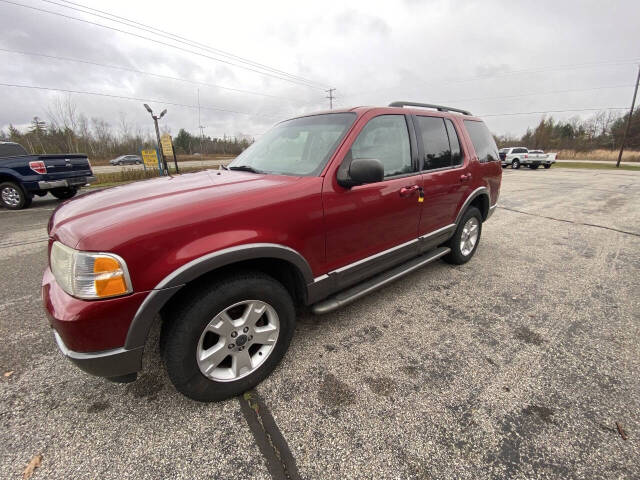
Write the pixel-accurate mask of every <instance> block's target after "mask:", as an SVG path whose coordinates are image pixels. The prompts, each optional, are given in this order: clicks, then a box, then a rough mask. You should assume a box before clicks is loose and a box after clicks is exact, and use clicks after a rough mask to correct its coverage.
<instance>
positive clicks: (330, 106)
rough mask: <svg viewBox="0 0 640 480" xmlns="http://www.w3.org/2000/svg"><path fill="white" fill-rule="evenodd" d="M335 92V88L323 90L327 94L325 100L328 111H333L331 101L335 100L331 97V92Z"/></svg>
mask: <svg viewBox="0 0 640 480" xmlns="http://www.w3.org/2000/svg"><path fill="white" fill-rule="evenodd" d="M335 91H336V89H335V88H330V89H329V90H325V92H327V93H328V94H329V95H327V98H328V99H329V110H333V99H334V98H336V97H334V96H333V92H335Z"/></svg>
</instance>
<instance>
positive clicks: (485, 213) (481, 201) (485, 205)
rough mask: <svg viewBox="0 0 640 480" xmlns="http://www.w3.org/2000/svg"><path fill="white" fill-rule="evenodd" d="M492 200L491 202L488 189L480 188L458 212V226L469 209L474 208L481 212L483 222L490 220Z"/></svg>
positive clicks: (472, 193)
mask: <svg viewBox="0 0 640 480" xmlns="http://www.w3.org/2000/svg"><path fill="white" fill-rule="evenodd" d="M490 204H491V202H490V200H489V189H488V188H487V187H478V188H476V189H475V190H474V191H473V192H471V194H470V195H469V196H468V197H467V199H466V200H465V201H464V203H463V204H462V207H460V209H459V210H458V216H457V217H456V221H455V223H456V225H458V223H460V219H461V218H462V216H463V215H464V212H466V211H467V208H469V207H471V206H473V207H476V208H477V209H478V210H480V213H481V214H482V221H485V220H486V219H487V218H489V208H490Z"/></svg>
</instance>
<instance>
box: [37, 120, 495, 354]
mask: <svg viewBox="0 0 640 480" xmlns="http://www.w3.org/2000/svg"><path fill="white" fill-rule="evenodd" d="M353 111H355V112H356V114H357V116H358V117H357V119H356V121H355V123H354V124H353V126H352V127H351V130H350V132H349V133H348V134H347V136H346V137H345V140H344V141H343V143H342V145H341V146H340V147H339V148H338V149H337V150H336V152H335V153H334V155H333V157H332V159H331V160H330V161H329V162H328V163H327V166H326V167H325V169H324V171H323V172H322V174H321V175H320V176H318V177H289V176H280V175H256V174H253V173H249V172H239V171H213V170H210V171H206V172H200V173H193V174H185V175H179V176H176V177H173V178H169V177H163V178H158V179H153V180H148V181H143V182H137V183H134V184H130V185H125V186H121V187H115V188H110V189H107V190H103V191H99V192H94V193H90V194H86V195H83V196H80V197H78V198H76V199H74V200H72V201H70V202H66V203H65V204H63V205H61V206H60V207H59V208H58V209H57V210H56V211H55V212H54V214H53V215H52V218H51V220H50V223H49V226H50V236H51V237H52V239H54V240H59V241H61V242H63V243H64V244H66V245H69V246H71V247H73V248H77V249H79V250H85V251H104V252H113V253H116V254H118V255H120V256H121V257H122V258H124V260H125V261H126V263H127V266H128V269H129V272H130V275H131V281H132V284H133V289H134V292H136V293H134V294H132V295H129V296H127V297H122V298H116V299H110V300H97V301H83V300H78V299H75V298H72V297H70V296H69V295H67V294H66V293H64V292H63V291H62V290H61V289H60V288H59V287H58V286H57V284H56V282H55V280H54V279H53V278H52V276H51V273H50V272H49V270H47V272H45V276H44V279H43V297H44V302H45V307H46V309H47V311H48V313H49V316H50V320H51V323H52V325H53V326H54V328H56V330H57V331H58V332H59V334H60V335H61V337H62V338H63V340H64V342H65V343H66V344H67V346H68V347H69V348H71V349H73V350H77V351H96V350H105V349H110V348H116V347H120V346H122V345H123V344H124V339H125V337H126V333H127V330H128V327H129V324H130V322H131V320H132V318H133V315H134V314H135V311H136V310H137V308H138V306H139V305H140V304H141V302H142V301H143V299H144V297H145V296H146V293H145V292H147V291H148V290H151V289H153V288H154V287H155V286H156V285H157V284H158V283H159V282H160V281H161V280H162V279H163V278H164V277H166V276H167V275H169V274H170V273H171V272H173V271H174V270H176V269H177V268H179V267H180V266H182V265H184V264H185V263H187V262H189V261H191V260H194V259H196V258H198V257H201V256H203V255H206V254H208V253H211V252H214V251H217V250H221V249H223V248H228V247H232V246H234V245H240V244H245V243H257V242H260V243H264V242H266V243H276V244H281V245H285V246H287V247H290V248H292V249H294V250H296V251H297V252H299V253H300V254H301V255H302V256H303V257H304V258H306V260H307V262H308V263H309V265H310V267H311V269H312V271H313V274H314V276H316V277H317V276H320V275H323V274H325V273H327V272H328V271H331V270H333V269H335V268H339V267H341V266H344V265H346V264H349V263H352V262H354V261H357V260H359V259H362V258H364V257H367V256H370V255H373V254H375V253H377V252H380V251H382V250H385V249H387V248H390V247H393V246H395V245H397V244H400V243H403V242H406V241H409V240H412V239H414V238H416V237H417V236H419V235H423V234H425V233H428V232H430V231H433V230H435V229H437V228H440V227H443V226H446V225H449V224H451V223H453V222H454V221H455V217H456V214H457V212H458V211H459V209H460V207H461V205H462V204H463V202H464V201H465V199H466V198H467V196H468V194H469V193H470V192H472V191H473V190H475V189H476V188H478V187H479V186H485V187H487V188H488V189H489V191H490V197H491V204H494V203H495V202H496V201H497V197H498V192H499V188H500V178H501V175H502V169H501V167H500V163H499V162H492V163H490V164H482V165H481V164H479V163H478V162H477V160H476V158H475V153H474V151H473V146H472V145H471V141H470V140H469V138H468V135H467V134H466V132H465V130H464V125H463V122H462V121H461V117H460V116H459V115H452V114H446V113H441V112H433V113H432V112H427V111H425V110H419V111H416V113H421V114H429V115H432V114H433V115H435V116H445V117H447V118H451V119H452V121H453V122H454V123H455V125H456V128H457V130H458V135H459V137H460V142H461V144H462V148H463V150H464V164H463V165H462V166H461V167H460V168H456V169H452V170H446V171H440V172H433V173H428V172H422V173H416V174H414V175H411V176H407V177H403V178H396V179H391V180H387V181H384V182H380V183H377V184H369V185H362V186H357V187H354V188H352V189H345V188H342V187H340V186H339V185H338V184H337V181H336V171H337V169H338V167H339V165H340V163H341V162H342V159H343V157H344V155H345V154H346V153H347V152H348V151H349V148H350V147H351V144H352V143H353V141H354V140H355V138H356V137H357V135H358V133H359V132H360V130H361V129H362V127H363V126H364V125H365V124H366V122H367V121H368V120H369V119H370V118H373V117H374V116H377V115H379V114H389V113H399V114H405V113H411V111H412V110H411V109H401V108H357V109H354V110H353ZM465 118H470V117H465ZM469 174H470V178H468V179H467V180H465V181H460V180H459V178H460V176H461V175H467V176H468V175H469ZM417 187H422V188H423V189H424V194H425V200H424V202H423V203H419V202H418V188H417ZM403 188H405V189H409V190H408V191H406V190H405V191H403V193H402V194H401V191H402V189H403Z"/></svg>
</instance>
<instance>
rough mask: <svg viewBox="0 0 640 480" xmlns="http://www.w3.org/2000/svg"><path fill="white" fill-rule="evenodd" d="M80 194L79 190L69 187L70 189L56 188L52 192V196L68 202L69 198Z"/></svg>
mask: <svg viewBox="0 0 640 480" xmlns="http://www.w3.org/2000/svg"><path fill="white" fill-rule="evenodd" d="M76 193H78V189H77V188H73V187H68V188H54V189H53V190H51V195H53V196H54V197H56V198H57V199H60V200H68V199H69V198H71V197H73V196H75V194H76Z"/></svg>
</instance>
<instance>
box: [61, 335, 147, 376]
mask: <svg viewBox="0 0 640 480" xmlns="http://www.w3.org/2000/svg"><path fill="white" fill-rule="evenodd" d="M53 335H54V337H55V339H56V343H57V344H58V348H59V349H60V351H61V352H62V354H63V355H64V356H65V357H67V358H68V359H69V360H71V361H72V362H73V363H75V364H76V365H77V366H78V368H80V369H81V370H84V371H85V372H87V373H89V374H91V375H96V376H98V377H107V378H109V377H122V376H125V375H129V374H131V373H136V372H138V371H140V370H141V369H142V352H143V350H144V349H143V348H142V347H140V348H135V349H133V350H126V349H125V348H114V349H112V350H103V351H101V352H75V351H73V350H70V349H69V348H68V347H67V346H66V345H65V343H64V341H63V340H62V338H61V337H60V335H59V334H58V332H56V331H55V330H54V331H53Z"/></svg>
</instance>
